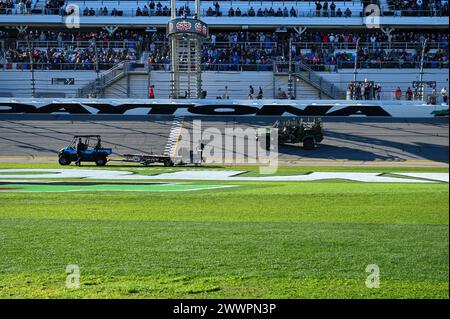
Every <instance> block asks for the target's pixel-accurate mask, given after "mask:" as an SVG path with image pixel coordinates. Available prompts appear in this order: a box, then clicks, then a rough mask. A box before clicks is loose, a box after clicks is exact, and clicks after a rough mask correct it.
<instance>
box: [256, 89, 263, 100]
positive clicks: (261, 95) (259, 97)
mask: <svg viewBox="0 0 450 319" xmlns="http://www.w3.org/2000/svg"><path fill="white" fill-rule="evenodd" d="M256 98H257V99H258V100H262V99H263V98H264V93H263V89H262V87H259V91H258V95H257V96H256Z"/></svg>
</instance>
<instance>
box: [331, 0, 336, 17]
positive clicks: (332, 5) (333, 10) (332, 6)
mask: <svg viewBox="0 0 450 319" xmlns="http://www.w3.org/2000/svg"><path fill="white" fill-rule="evenodd" d="M330 12H331V16H332V17H335V16H336V5H335V4H334V1H333V0H332V1H331V4H330Z"/></svg>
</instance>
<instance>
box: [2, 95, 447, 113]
mask: <svg viewBox="0 0 450 319" xmlns="http://www.w3.org/2000/svg"><path fill="white" fill-rule="evenodd" d="M371 102H372V103H367V104H363V103H352V102H348V101H345V103H343V102H341V103H329V104H315V103H314V104H313V103H308V102H307V101H305V102H302V103H300V102H292V103H291V102H283V103H280V101H278V102H277V103H273V102H272V103H267V102H266V103H265V102H263V101H261V102H259V103H254V102H253V103H249V102H247V101H234V102H226V103H219V102H213V101H205V102H204V103H197V102H195V103H194V102H173V101H170V100H152V101H148V100H123V103H122V104H120V100H114V101H112V100H103V99H99V100H92V99H91V100H73V99H71V100H68V99H61V100H50V99H42V100H39V101H36V100H32V99H15V100H11V99H0V114H18V113H20V114H84V115H91V114H92V115H97V114H98V115H106V114H116V115H148V116H151V115H175V116H189V115H192V116H206V115H207V116H320V117H327V116H342V117H345V116H363V117H364V116H366V117H369V116H370V117H373V116H384V117H386V116H387V117H433V116H434V115H433V112H434V111H436V110H437V109H436V106H427V105H420V104H410V105H407V106H405V105H402V104H395V103H394V102H393V103H390V102H386V103H383V102H379V103H375V102H373V101H371ZM278 103H280V104H278ZM445 109H446V110H447V111H448V108H445ZM444 111H445V110H444Z"/></svg>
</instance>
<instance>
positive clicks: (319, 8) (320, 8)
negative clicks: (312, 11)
mask: <svg viewBox="0 0 450 319" xmlns="http://www.w3.org/2000/svg"><path fill="white" fill-rule="evenodd" d="M315 5H316V17H320V10H322V4H320V1H318V0H316V2H315Z"/></svg>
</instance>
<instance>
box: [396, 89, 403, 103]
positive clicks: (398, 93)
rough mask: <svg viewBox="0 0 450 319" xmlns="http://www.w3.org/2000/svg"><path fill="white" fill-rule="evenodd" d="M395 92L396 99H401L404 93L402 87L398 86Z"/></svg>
mask: <svg viewBox="0 0 450 319" xmlns="http://www.w3.org/2000/svg"><path fill="white" fill-rule="evenodd" d="M394 94H395V99H396V100H401V98H402V95H403V92H402V89H400V87H399V86H397V88H396V89H395V93H394Z"/></svg>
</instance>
